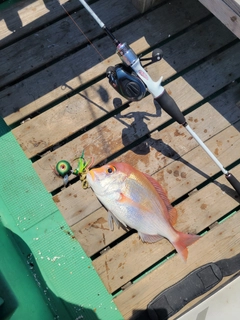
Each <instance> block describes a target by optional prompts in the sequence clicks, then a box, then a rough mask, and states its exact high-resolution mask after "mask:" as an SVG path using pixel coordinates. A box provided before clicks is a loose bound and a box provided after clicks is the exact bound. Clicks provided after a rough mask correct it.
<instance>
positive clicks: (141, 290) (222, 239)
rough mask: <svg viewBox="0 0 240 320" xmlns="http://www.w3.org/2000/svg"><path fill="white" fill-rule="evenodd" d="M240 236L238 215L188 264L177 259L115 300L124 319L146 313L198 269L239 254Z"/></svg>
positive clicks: (197, 248) (192, 253) (203, 242)
mask: <svg viewBox="0 0 240 320" xmlns="http://www.w3.org/2000/svg"><path fill="white" fill-rule="evenodd" d="M239 232H240V215H239V212H238V213H236V214H235V215H234V216H232V217H231V218H229V219H227V220H226V221H225V222H224V223H222V224H219V225H218V226H216V227H215V228H213V229H212V230H210V231H209V232H208V233H207V234H205V235H204V236H203V237H202V238H201V239H200V240H198V241H197V242H195V243H194V244H193V245H191V246H190V247H189V256H188V261H187V263H184V262H183V261H182V260H181V258H180V257H179V255H175V256H174V257H173V258H172V259H170V260H169V261H167V263H164V264H162V265H161V266H159V267H158V268H156V269H155V270H154V271H152V272H150V273H149V274H148V275H146V276H145V277H144V278H142V279H141V280H140V281H138V282H136V283H134V284H133V285H132V286H130V287H129V288H127V289H126V290H125V291H124V292H123V293H122V294H120V295H118V296H117V297H116V298H115V299H114V302H115V303H116V304H117V306H118V308H119V310H120V312H121V313H122V315H123V317H124V319H130V317H131V316H132V314H133V312H134V313H135V317H136V316H137V310H144V309H145V308H146V307H147V304H148V303H149V302H150V301H151V300H152V299H153V298H154V297H155V296H156V295H157V294H158V293H160V292H161V291H163V290H164V289H166V288H168V287H170V286H171V285H173V284H174V283H176V282H177V281H179V280H180V279H182V278H183V277H184V276H186V275H187V274H188V273H189V272H191V271H192V270H194V269H196V268H197V267H200V266H201V265H204V264H205V263H208V262H212V261H217V260H219V259H222V258H230V257H232V256H234V255H236V254H238V253H239V236H238V234H239ZM176 266H178V267H177V268H176Z"/></svg>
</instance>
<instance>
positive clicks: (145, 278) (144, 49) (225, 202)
mask: <svg viewBox="0 0 240 320" xmlns="http://www.w3.org/2000/svg"><path fill="white" fill-rule="evenodd" d="M48 3H49V7H46V6H45V4H44V3H43V1H38V2H33V1H32V2H30V3H29V4H28V5H26V3H25V2H23V1H20V2H18V3H17V4H16V5H15V14H16V13H18V14H19V17H20V18H21V19H22V23H23V27H22V28H19V30H17V31H16V32H12V31H11V30H7V27H6V25H4V23H5V22H4V20H2V21H0V26H4V28H3V29H1V30H2V31H1V34H0V37H1V39H2V40H1V44H0V46H2V47H3V50H2V52H3V53H4V54H5V55H7V56H8V57H9V60H6V59H3V58H1V59H0V65H1V70H2V74H5V76H4V77H2V78H1V80H0V81H1V86H0V99H1V102H2V103H1V106H0V113H1V115H2V117H4V119H5V121H6V122H7V124H9V125H11V126H12V132H13V134H14V135H15V137H16V139H17V140H18V142H19V144H20V145H21V147H22V149H23V150H24V152H25V154H26V156H27V157H28V158H29V159H31V160H32V162H33V167H34V169H35V170H36V172H37V174H38V175H39V177H40V179H41V180H42V182H43V184H44V185H45V187H46V189H47V190H48V192H51V193H52V197H53V200H54V201H55V203H56V205H57V206H58V208H59V209H60V211H61V213H62V215H63V216H64V218H65V220H66V221H67V223H68V225H69V226H71V229H72V231H73V233H74V237H75V239H77V240H78V242H79V243H80V244H81V246H82V247H83V249H84V250H85V252H86V253H87V255H88V256H89V257H91V258H92V263H93V267H94V268H95V269H96V271H97V272H98V274H99V276H100V278H101V280H102V281H103V283H104V284H105V286H106V288H107V290H108V291H109V292H110V293H113V294H114V296H113V298H114V302H115V303H116V305H117V307H118V308H119V310H120V311H121V313H122V315H123V317H124V319H137V317H138V315H139V314H140V313H141V311H142V310H145V308H146V306H147V304H148V303H149V302H150V300H151V299H152V298H154V297H155V296H156V295H157V294H158V293H159V292H160V291H162V290H164V289H165V288H166V287H168V286H170V285H171V284H173V283H175V282H177V281H178V280H179V279H181V278H182V277H184V276H185V275H186V274H187V273H189V272H190V271H192V270H193V269H195V268H196V267H198V266H200V265H203V264H204V263H206V262H210V261H215V260H219V259H222V258H227V257H230V256H233V255H234V254H236V253H239V250H240V244H239V240H238V236H237V235H238V232H239V219H240V215H239V212H237V213H236V214H235V215H233V216H231V217H230V218H228V219H227V220H226V221H223V222H222V223H218V222H217V223H216V221H218V220H221V219H222V218H223V217H225V216H226V214H228V213H232V212H234V211H237V210H239V208H240V206H239V196H238V195H237V193H236V192H235V191H234V190H233V188H232V187H231V186H230V184H229V183H228V181H227V180H226V179H225V177H224V176H223V175H222V174H221V172H220V170H219V168H218V167H217V166H216V165H215V164H214V163H213V161H212V160H211V159H210V158H209V157H208V156H207V154H206V153H205V152H204V151H203V150H202V149H201V147H200V146H198V145H197V143H196V141H195V140H194V139H193V138H192V137H191V136H190V135H189V134H188V133H187V131H186V130H185V129H184V128H183V127H182V126H180V125H179V124H178V123H176V122H174V121H172V120H171V118H170V116H169V115H168V114H166V113H165V112H164V111H161V110H160V108H159V106H157V105H154V104H153V99H152V97H151V96H150V95H149V96H146V97H145V98H144V99H142V100H141V101H139V102H133V103H128V102H127V101H126V100H125V99H124V98H123V97H121V96H120V95H118V93H117V92H116V91H115V90H114V89H113V88H112V87H111V86H110V85H109V84H108V80H107V79H106V78H105V76H104V74H105V70H106V68H107V67H108V66H110V65H115V64H116V63H119V58H118V57H117V55H116V54H113V53H114V47H113V46H112V44H111V42H110V40H109V39H108V38H107V37H106V36H104V35H103V32H102V30H101V29H100V28H99V27H98V26H97V25H96V23H95V22H93V20H92V19H91V18H90V17H89V15H88V14H87V13H86V12H85V9H83V8H82V7H81V6H80V5H79V2H78V1H70V2H66V1H65V0H62V3H64V6H66V8H67V10H69V11H70V12H71V13H72V16H73V18H74V19H75V20H76V22H77V23H78V24H79V25H80V26H81V27H82V28H83V30H84V32H85V33H86V34H87V35H88V36H89V38H90V40H91V41H92V42H93V44H94V45H95V46H96V47H97V48H98V50H99V52H100V53H101V54H102V58H101V57H100V56H99V55H98V53H97V52H96V51H95V50H94V49H93V48H92V47H91V46H89V45H88V44H87V40H86V39H85V38H84V37H83V36H82V35H81V33H80V32H79V30H78V29H77V28H76V26H75V25H74V24H73V23H72V21H71V20H70V18H69V17H67V16H66V14H65V13H64V11H63V8H61V7H60V6H59V5H56V3H55V1H49V2H48ZM91 7H92V8H93V10H95V11H96V13H97V14H99V16H100V18H102V19H103V20H104V22H105V23H106V25H107V26H109V27H110V28H113V29H114V34H115V35H116V37H117V38H119V39H120V40H122V39H124V40H125V41H127V42H128V43H130V44H131V47H132V48H133V49H134V51H135V52H136V53H137V54H141V53H142V54H143V55H144V56H150V55H151V51H152V49H153V48H155V47H156V46H157V45H160V47H161V49H162V50H163V52H164V59H163V60H162V61H161V62H159V63H157V64H154V65H151V66H149V67H147V70H148V72H149V74H150V75H151V76H152V78H153V79H154V80H157V79H158V78H159V77H160V76H161V75H162V76H163V78H164V81H165V82H164V87H165V88H166V90H167V91H168V93H169V94H170V95H171V96H172V97H173V98H174V99H175V101H176V102H177V104H178V106H179V108H180V109H181V110H182V111H183V112H184V113H185V114H186V119H187V121H188V123H189V124H190V126H191V127H192V128H193V129H194V131H195V132H196V133H197V134H198V135H199V136H200V137H201V139H202V140H203V141H204V142H205V143H206V145H207V146H208V147H209V149H210V150H212V151H213V153H214V154H215V155H216V156H217V158H218V159H219V160H220V161H221V163H223V165H224V166H225V167H229V168H230V172H232V173H233V174H234V175H235V176H236V177H237V178H238V177H240V165H239V149H240V135H239V131H240V109H239V101H240V93H239V92H240V91H239V89H240V77H239V74H240V56H239V51H240V42H239V40H238V39H237V38H236V37H235V36H234V35H233V34H232V33H231V32H230V31H229V30H228V29H227V28H226V27H225V26H224V25H223V24H221V23H220V22H219V21H218V20H217V19H216V18H215V17H213V16H212V15H211V14H209V11H208V10H207V9H206V8H204V7H203V6H202V5H201V4H200V3H199V1H197V0H186V1H184V2H182V1H181V0H173V1H171V3H169V2H166V1H162V2H161V3H160V4H159V5H158V6H156V7H155V8H153V9H151V10H149V11H148V12H146V13H143V14H140V13H139V12H138V11H137V10H136V9H135V8H134V7H133V6H132V5H130V3H129V1H127V0H123V1H120V2H119V1H115V0H114V1H106V0H96V1H94V2H93V3H92V4H91ZM54 9H55V10H54ZM34 10H35V14H32V12H33V11H34ZM53 11H54V14H53ZM4 15H5V19H6V20H8V21H9V23H10V24H11V23H13V17H11V11H10V10H9V9H8V10H7V9H6V10H5V11H4ZM61 27H62V28H61ZM129 30H131V32H129ZM209 30H211V32H209ZM46 39H48V40H50V42H49V41H47V40H46ZM47 42H49V43H47ZM48 46H49V47H48ZM21 55H22V56H21ZM24 55H25V56H24ZM2 56H3V55H2ZM24 58H25V59H24ZM13 61H14V64H13ZM16 66H17V67H16ZM19 66H20V67H21V68H19ZM27 118H29V119H27ZM22 120H23V122H22ZM21 122H22V124H21ZM83 149H84V150H85V157H86V159H89V158H91V157H94V164H95V165H96V164H101V163H105V162H107V161H109V159H114V160H117V161H125V162H129V163H130V164H132V165H133V166H134V167H136V168H137V169H139V170H141V171H143V172H146V173H148V174H150V175H152V176H153V177H154V178H155V179H156V180H158V181H159V182H160V183H161V184H162V186H163V187H164V188H165V190H166V192H167V194H168V197H169V199H170V201H171V202H173V203H174V204H175V207H176V209H177V212H178V220H177V223H176V226H175V227H176V229H177V230H179V231H184V232H191V233H200V232H203V231H207V232H206V234H204V235H203V236H202V238H201V239H200V240H199V241H197V242H196V243H194V244H193V245H191V246H190V247H189V256H188V260H187V262H186V263H183V262H182V261H181V260H180V257H179V255H178V254H175V255H174V256H173V257H172V258H169V255H171V254H172V253H173V252H174V248H173V246H172V245H171V244H170V242H169V241H167V240H166V239H162V240H160V241H159V242H157V243H154V244H146V243H142V242H141V240H140V239H139V237H138V235H137V233H136V232H134V231H129V232H126V231H124V230H122V229H115V230H114V231H113V232H112V231H110V230H109V227H108V223H107V212H106V210H105V209H104V208H103V207H102V205H101V203H100V202H99V201H98V200H97V198H96V196H95V195H94V193H93V191H92V190H91V189H90V188H89V189H87V190H83V189H82V186H81V183H80V181H78V180H77V179H76V178H75V179H73V178H74V176H73V175H72V176H70V185H69V186H68V187H67V188H64V187H63V181H62V179H61V178H59V177H57V176H56V175H55V173H54V172H53V168H54V167H55V165H56V163H57V162H58V161H59V160H60V159H66V160H68V161H69V162H70V163H71V164H72V166H73V167H75V166H76V165H77V161H76V160H75V159H76V158H77V157H79V156H80V155H81V152H82V150H83ZM166 257H167V258H166ZM160 261H164V263H163V264H161V265H159V266H157V264H158V263H159V262H160ZM176 265H177V266H178V267H177V268H176ZM153 267H154V268H153ZM224 281H225V280H224ZM126 283H128V284H129V287H128V288H126V289H125V287H124V285H125V284H126ZM121 288H123V289H121ZM116 292H118V295H116V297H115V293H116ZM195 302H196V301H193V302H192V303H191V304H189V305H188V306H186V307H185V308H184V310H186V309H187V308H188V307H189V306H190V305H192V304H193V303H195ZM182 311H183V310H182ZM182 311H181V312H182Z"/></svg>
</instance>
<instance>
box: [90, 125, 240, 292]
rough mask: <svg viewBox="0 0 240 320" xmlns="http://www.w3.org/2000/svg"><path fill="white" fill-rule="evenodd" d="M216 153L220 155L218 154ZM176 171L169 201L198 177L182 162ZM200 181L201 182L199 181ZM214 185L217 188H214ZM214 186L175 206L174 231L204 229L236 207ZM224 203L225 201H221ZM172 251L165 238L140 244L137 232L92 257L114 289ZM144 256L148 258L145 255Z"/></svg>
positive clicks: (109, 288)
mask: <svg viewBox="0 0 240 320" xmlns="http://www.w3.org/2000/svg"><path fill="white" fill-rule="evenodd" d="M239 128H240V125H239ZM225 131H226V132H224V133H225V135H226V134H229V132H228V130H227V129H226V130H225ZM235 132H236V130H235ZM235 134H236V133H235ZM228 136H229V135H228ZM216 137H218V138H219V135H217V136H216ZM211 140H212V139H211ZM213 140H215V139H213ZM218 141H221V140H220V139H219V140H218ZM214 142H215V141H214ZM239 144H240V141H239V142H238V145H235V148H236V149H239ZM231 151H232V150H231ZM198 153H199V150H197V148H196V150H193V151H192V152H190V154H192V158H196V156H197V154H198ZM228 154H229V153H228ZM219 156H220V157H221V155H219ZM204 160H205V159H203V163H204V164H205V161H204ZM191 163H193V162H191ZM174 164H175V162H174V163H173V165H174ZM169 167H171V166H169ZM175 167H176V168H177V167H178V166H177V165H176V164H175ZM209 167H210V166H207V165H206V169H205V172H204V174H208V173H207V169H208V168H209ZM198 168H199V167H198ZM171 170H172V169H171ZM177 170H178V169H176V170H175V171H173V172H175V176H174V174H173V175H170V177H169V180H170V181H169V183H168V185H169V188H168V194H169V198H170V200H173V199H172V194H171V191H172V190H174V191H175V192H174V193H175V194H177V193H178V191H176V190H179V189H181V190H180V191H179V194H182V193H183V192H184V189H185V190H186V189H188V190H191V185H192V183H193V182H192V181H194V180H195V181H194V182H195V183H196V180H198V177H197V174H196V173H195V174H192V175H191V173H190V172H189V171H190V170H189V169H188V167H187V166H186V165H181V170H179V171H180V172H179V173H178V175H177V174H176V172H178V171H177ZM169 171H170V169H168V168H166V170H162V171H161V172H160V173H159V174H157V176H159V175H160V176H163V175H165V174H168V172H169ZM183 174H184V175H183ZM185 175H186V176H185ZM238 175H239V173H238ZM189 176H190V177H189ZM153 177H155V175H153ZM200 179H201V178H200ZM200 179H199V180H200ZM158 181H159V182H160V183H161V182H162V181H161V180H158ZM199 182H200V181H198V184H199ZM189 185H190V188H189ZM171 186H173V188H171ZM209 186H210V185H209ZM214 188H215V190H216V191H213V190H214ZM214 188H213V189H212V191H211V192H209V191H207V192H206V193H205V189H202V190H203V191H202V192H203V195H201V192H200V191H199V192H197V195H198V196H197V198H196V196H195V197H194V202H191V201H190V202H189V200H188V199H187V200H185V201H183V202H182V203H181V204H180V205H178V206H176V208H177V210H178V213H179V220H178V221H177V224H176V229H177V230H179V231H184V232H190V233H198V232H200V231H202V230H204V229H205V228H206V227H208V226H209V225H211V224H212V223H213V222H214V221H216V220H217V219H219V218H220V217H221V216H222V215H224V214H225V213H226V212H229V211H231V210H232V209H233V208H235V207H237V205H238V201H236V200H235V199H231V198H229V196H228V195H226V196H225V197H224V196H223V195H222V190H221V189H220V188H219V187H218V186H214ZM222 188H223V189H224V186H222ZM229 188H230V187H229ZM179 194H178V195H179ZM216 198H219V199H218V201H217V202H216V203H215V208H214V206H213V205H212V201H213V199H216ZM220 198H221V201H223V202H221V204H220ZM189 199H192V197H190V198H189ZM231 200H232V202H231ZM188 202H189V203H188ZM225 202H227V204H224V203H225ZM228 205H230V207H227V206H228ZM179 207H180V208H181V210H179ZM187 208H189V209H190V210H187ZM193 208H194V210H193ZM193 211H194V212H193ZM187 212H188V213H189V215H188V214H187ZM214 212H215V213H214ZM183 213H184V214H183ZM201 213H204V214H206V213H207V214H208V216H207V219H206V217H205V216H204V221H202V220H201V217H200V216H201ZM179 221H182V224H181V225H179ZM105 239H106V237H105ZM171 250H173V248H172V247H171V246H170V247H169V245H166V241H165V240H164V241H162V242H161V245H160V243H155V244H151V245H149V244H143V243H142V242H141V241H140V240H139V239H138V235H137V234H134V235H132V236H130V237H128V238H127V239H126V240H125V241H123V242H121V243H119V244H118V245H117V246H115V247H114V248H113V249H111V250H109V251H107V253H106V254H104V255H102V256H101V257H99V258H97V259H96V260H94V261H93V264H94V267H95V269H96V270H97V272H98V273H99V275H100V276H101V279H102V281H103V282H104V284H105V286H106V287H107V288H108V290H109V291H111V292H113V291H115V290H117V289H118V288H120V287H121V286H122V285H123V284H125V283H127V282H128V281H130V280H131V279H133V278H135V277H136V276H137V275H138V274H140V273H141V272H142V271H144V270H146V269H147V268H149V267H150V266H151V265H153V264H154V263H156V262H157V261H158V260H159V259H161V258H162V257H164V256H165V255H166V254H168V253H169V252H170V251H171ZM145 256H146V257H147V258H144V257H145ZM123 261H124V266H122V264H123ZM119 265H121V268H120V270H118V272H117V273H116V270H117V268H118V266H119ZM106 266H107V267H106Z"/></svg>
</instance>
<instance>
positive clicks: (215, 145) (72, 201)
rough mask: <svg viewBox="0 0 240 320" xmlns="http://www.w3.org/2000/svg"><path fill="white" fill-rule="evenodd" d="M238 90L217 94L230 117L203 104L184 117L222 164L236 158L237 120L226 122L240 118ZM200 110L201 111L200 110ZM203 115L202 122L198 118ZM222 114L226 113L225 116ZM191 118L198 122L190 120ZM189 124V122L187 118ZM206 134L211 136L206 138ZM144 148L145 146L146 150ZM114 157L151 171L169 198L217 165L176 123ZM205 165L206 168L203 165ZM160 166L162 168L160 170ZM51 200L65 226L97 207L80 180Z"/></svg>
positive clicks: (212, 172) (188, 187)
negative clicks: (176, 185) (228, 153)
mask: <svg viewBox="0 0 240 320" xmlns="http://www.w3.org/2000/svg"><path fill="white" fill-rule="evenodd" d="M238 89H239V86H238V87H236V88H235V90H232V91H230V92H232V94H233V95H231V94H229V96H228V95H226V97H225V99H224V95H222V96H220V97H219V101H218V103H219V105H218V106H220V107H222V108H225V101H227V100H228V99H229V100H230V99H231V98H232V99H233V100H232V104H230V105H229V112H230V113H231V114H232V116H233V118H232V120H231V119H230V118H228V120H226V119H225V118H224V117H222V116H221V115H220V114H219V113H218V112H219V110H218V111H217V112H216V110H215V109H214V108H212V106H211V105H210V104H207V105H206V106H205V107H204V106H202V107H201V108H200V110H196V111H194V112H192V113H191V114H190V115H189V117H187V120H189V119H193V121H192V122H193V123H194V126H193V128H194V130H195V131H196V132H197V133H198V134H200V136H201V138H202V139H203V140H204V141H205V142H206V143H207V146H208V147H209V148H210V150H212V151H213V152H214V153H215V155H216V156H217V157H218V158H219V159H220V161H222V163H223V164H224V165H225V166H227V165H229V164H231V163H232V162H233V161H235V160H237V159H238V153H237V152H236V151H237V145H238V143H239V142H238V140H239V133H238V128H239V123H237V124H235V125H234V126H236V128H235V127H230V126H229V125H230V124H229V122H228V121H230V123H233V122H234V121H235V120H237V119H239V117H240V114H239V109H238V108H236V107H235V104H234V98H233V97H234V94H235V93H236V92H237V90H238ZM216 108H217V106H216ZM217 109H218V108H217ZM201 110H202V111H203V113H201ZM227 110H228V109H227ZM229 115H230V114H229ZM203 116H204V117H205V119H206V120H205V121H206V122H203V121H201V119H203ZM226 117H228V116H227V115H226ZM234 118H235V119H234ZM195 119H197V120H199V121H198V122H194V120H195ZM211 119H216V120H217V121H216V127H215V126H214V127H212V129H210V128H211V126H209V124H211ZM208 121H209V122H208ZM189 123H190V124H191V122H190V121H189ZM217 124H218V125H217ZM224 129H227V130H224ZM210 137H212V138H211V139H209V138H210ZM230 137H232V138H230ZM207 140H208V141H207ZM141 148H142V150H144V148H145V150H146V151H145V152H143V154H140V153H141ZM146 148H149V150H148V149H146ZM195 148H196V150H195ZM224 148H226V150H225V149H224ZM139 150H140V152H139ZM191 150H193V151H192V154H193V155H191V153H190V151H191ZM227 152H231V153H230V154H231V155H232V156H231V157H229V156H228V155H227ZM200 155H201V156H200ZM115 160H117V161H123V162H129V163H130V164H131V165H133V166H134V167H136V168H137V169H139V170H140V171H143V172H145V173H148V174H151V175H152V174H154V176H155V178H156V179H157V180H158V179H159V181H161V183H162V184H163V186H164V187H165V189H166V190H168V193H169V197H170V199H171V201H174V200H176V199H177V198H179V197H181V196H182V195H184V194H186V193H188V192H190V190H192V189H194V188H195V187H196V186H197V185H198V184H200V183H202V182H203V181H205V180H206V179H207V178H208V175H213V174H215V173H217V172H218V171H219V169H218V167H217V166H216V165H215V164H214V162H213V161H212V160H210V158H209V157H208V156H207V155H206V153H205V152H204V151H203V150H202V149H201V147H199V146H198V145H197V143H196V142H195V140H194V139H192V138H191V136H190V135H189V134H188V133H186V130H185V129H184V128H183V127H180V126H179V125H178V124H176V123H173V124H172V125H171V126H169V127H167V128H166V129H164V130H161V131H160V132H158V131H156V132H154V133H153V134H152V135H151V137H150V138H149V139H147V140H146V141H145V142H143V143H142V145H140V146H138V147H136V148H135V149H133V150H132V151H131V150H130V151H128V152H127V153H124V154H123V155H122V156H120V157H118V158H117V159H115ZM174 160H175V161H174ZM173 161H174V162H173ZM207 165H208V167H207V168H205V166H207ZM162 168H164V170H161V169H162ZM169 179H170V180H169ZM171 179H172V180H171ZM178 181H179V182H181V184H182V185H181V188H180V189H178V188H176V189H175V190H174V191H170V190H169V189H171V188H173V186H174V185H175V184H176V182H178ZM177 192H178V193H177ZM53 199H54V200H55V201H56V202H57V205H58V207H59V209H60V211H61V212H62V213H63V215H64V217H65V219H66V220H67V222H68V224H69V225H73V224H75V223H76V222H78V221H79V220H81V219H83V218H84V217H86V216H87V215H89V214H91V212H93V211H95V210H97V209H98V208H99V207H100V204H99V202H98V201H97V200H96V199H95V200H94V196H93V193H92V192H91V191H90V190H83V189H82V187H81V184H80V183H75V184H74V185H72V186H70V187H68V188H67V189H65V190H63V191H62V192H60V193H58V194H57V195H56V196H54V197H53ZM80 199H81V204H80Z"/></svg>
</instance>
